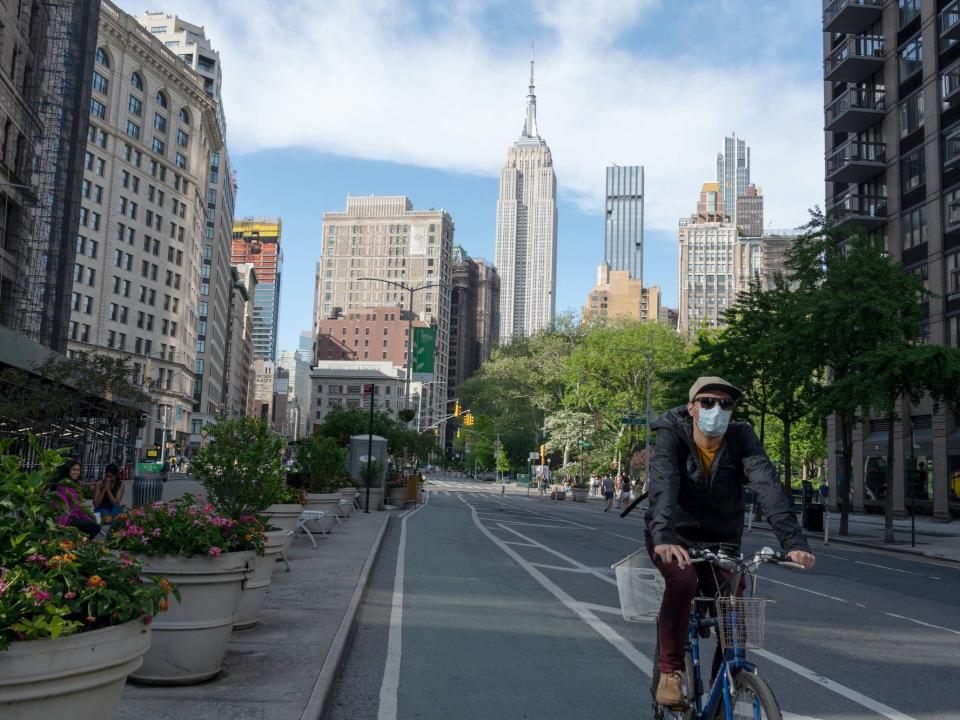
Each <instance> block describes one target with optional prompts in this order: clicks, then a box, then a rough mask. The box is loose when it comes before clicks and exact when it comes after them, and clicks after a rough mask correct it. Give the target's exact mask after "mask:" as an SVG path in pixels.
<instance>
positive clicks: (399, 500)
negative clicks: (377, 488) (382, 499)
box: [387, 487, 407, 507]
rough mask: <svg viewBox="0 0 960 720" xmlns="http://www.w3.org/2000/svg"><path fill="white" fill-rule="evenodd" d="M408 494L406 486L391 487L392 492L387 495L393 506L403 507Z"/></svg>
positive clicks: (388, 501) (389, 502)
mask: <svg viewBox="0 0 960 720" xmlns="http://www.w3.org/2000/svg"><path fill="white" fill-rule="evenodd" d="M406 496H407V489H406V488H402V487H400V488H390V494H389V495H388V496H387V504H388V505H392V506H393V507H403V505H404V498H405V497H406Z"/></svg>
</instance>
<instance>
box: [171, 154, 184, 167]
mask: <svg viewBox="0 0 960 720" xmlns="http://www.w3.org/2000/svg"><path fill="white" fill-rule="evenodd" d="M174 162H175V163H176V164H177V167H178V168H185V167H187V159H186V158H185V157H184V156H183V153H177V155H176V157H175V158H174Z"/></svg>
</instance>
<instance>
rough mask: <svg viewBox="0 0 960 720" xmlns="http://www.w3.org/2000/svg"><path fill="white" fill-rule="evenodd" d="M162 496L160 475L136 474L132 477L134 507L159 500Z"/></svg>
mask: <svg viewBox="0 0 960 720" xmlns="http://www.w3.org/2000/svg"><path fill="white" fill-rule="evenodd" d="M162 496H163V480H161V479H160V476H159V475H158V476H156V477H144V476H142V475H137V476H135V477H134V478H133V504H134V506H135V507H140V506H141V505H149V504H150V503H154V502H159V501H160V498H161V497H162Z"/></svg>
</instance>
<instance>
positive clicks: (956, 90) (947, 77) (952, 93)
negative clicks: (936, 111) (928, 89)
mask: <svg viewBox="0 0 960 720" xmlns="http://www.w3.org/2000/svg"><path fill="white" fill-rule="evenodd" d="M940 96H941V97H942V98H943V101H944V102H956V101H957V100H960V65H953V66H952V67H949V68H947V69H946V70H944V71H943V74H942V75H941V76H940Z"/></svg>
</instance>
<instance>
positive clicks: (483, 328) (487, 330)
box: [474, 258, 500, 365]
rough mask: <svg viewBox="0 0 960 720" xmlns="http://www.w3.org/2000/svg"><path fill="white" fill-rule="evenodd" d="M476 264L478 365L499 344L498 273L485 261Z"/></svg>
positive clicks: (480, 260)
mask: <svg viewBox="0 0 960 720" xmlns="http://www.w3.org/2000/svg"><path fill="white" fill-rule="evenodd" d="M474 261H475V262H476V263H477V342H479V343H480V364H481V365H482V364H483V363H485V362H486V361H487V359H488V358H489V357H490V353H491V352H492V351H493V349H494V348H495V347H496V346H497V344H498V343H499V342H500V273H498V272H497V268H495V267H494V266H493V265H492V264H491V263H490V262H488V261H487V260H483V259H479V258H476V259H475V260H474Z"/></svg>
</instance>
